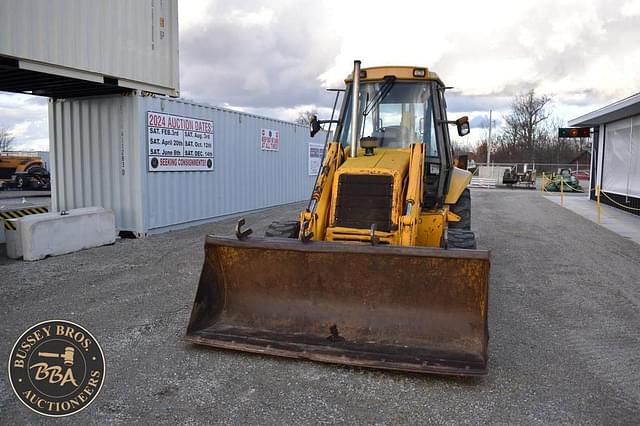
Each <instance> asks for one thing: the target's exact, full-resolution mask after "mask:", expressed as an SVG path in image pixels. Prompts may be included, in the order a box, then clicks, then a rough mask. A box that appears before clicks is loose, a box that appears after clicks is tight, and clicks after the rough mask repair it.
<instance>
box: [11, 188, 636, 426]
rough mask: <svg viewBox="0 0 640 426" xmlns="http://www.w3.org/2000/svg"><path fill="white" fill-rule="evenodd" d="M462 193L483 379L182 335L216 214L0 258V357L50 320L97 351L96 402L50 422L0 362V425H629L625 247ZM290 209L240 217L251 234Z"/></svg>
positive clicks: (562, 218) (484, 195)
mask: <svg viewBox="0 0 640 426" xmlns="http://www.w3.org/2000/svg"><path fill="white" fill-rule="evenodd" d="M472 194H473V195H472V197H473V209H474V210H473V211H474V213H473V223H474V227H475V228H476V229H477V230H478V233H479V237H480V244H479V245H480V247H481V248H490V249H491V250H492V271H491V297H490V331H491V341H490V365H489V369H490V371H489V375H488V376H487V377H486V378H481V379H456V378H441V377H433V376H419V375H411V374H401V373H389V372H380V371H372V370H361V369H353V368H349V367H340V366H331V365H324V364H317V363H312V362H306V361H295V360H287V359H278V358H271V357H264V356H259V355H253V354H244V353H237V352H230V351H221V350H215V349H208V348H199V347H194V346H191V345H188V344H186V343H184V342H182V341H181V340H180V338H181V336H182V335H183V333H184V330H185V327H186V324H187V319H188V316H189V313H190V307H191V303H192V301H193V296H194V293H195V289H196V283H197V279H198V274H199V269H200V267H201V265H202V259H203V252H202V245H203V238H204V235H205V233H207V232H216V233H229V231H230V229H231V227H232V224H233V223H234V220H226V221H223V222H218V223H215V224H210V225H205V226H200V227H196V228H191V229H188V230H184V231H179V232H173V233H168V234H163V235H157V236H152V237H150V238H147V239H145V240H120V241H118V242H117V243H116V244H115V245H113V246H108V247H102V248H98V249H93V250H87V251H84V252H80V253H76V254H72V255H67V256H61V257H56V258H49V259H45V260H43V261H40V262H36V263H23V262H14V261H9V260H7V259H6V257H4V255H3V253H0V277H1V281H2V284H1V285H0V312H1V318H2V326H1V327H2V328H1V331H2V335H1V336H0V337H1V338H0V358H3V359H5V360H6V359H7V357H8V354H9V351H10V350H11V346H12V344H13V342H14V340H15V339H16V338H17V337H18V335H19V334H20V333H21V332H22V331H23V330H25V329H26V328H27V327H28V326H30V325H32V324H34V323H36V322H38V321H41V320H45V319H49V318H63V319H69V320H71V321H74V322H78V323H80V324H82V325H84V326H86V327H87V328H88V329H89V330H90V331H92V332H93V334H94V335H95V336H96V337H97V338H98V339H99V341H100V342H101V344H102V347H103V349H104V351H105V356H106V360H107V377H106V382H105V385H104V388H103V390H102V392H101V394H100V395H99V397H98V399H97V400H96V401H95V402H94V403H93V404H92V405H91V406H90V407H89V409H87V410H85V411H83V412H81V413H80V414H78V415H75V416H72V417H70V418H64V419H61V420H60V421H57V422H56V421H54V420H55V419H54V420H51V419H45V418H43V417H39V416H38V415H36V414H33V413H31V412H30V411H29V410H28V409H27V408H26V407H24V406H23V405H22V404H21V403H20V402H19V401H18V400H17V398H16V397H15V396H14V395H13V393H12V391H11V389H10V386H9V384H8V383H7V376H6V374H7V373H6V369H5V368H4V367H3V368H2V369H0V424H15V423H18V424H20V423H36V424H37V423H45V422H47V421H49V422H51V423H59V424H67V423H77V424H86V423H125V424H132V423H134V422H137V423H140V424H148V423H168V424H174V423H187V424H191V423H193V424H198V423H216V422H220V423H223V422H224V423H227V422H233V423H242V424H244V423H261V424H265V423H268V424H283V423H286V424H298V423H338V422H356V423H391V424H398V423H410V424H425V423H452V424H460V423H516V424H523V423H526V424H535V423H538V424H540V423H543V424H549V423H554V424H556V423H582V424H588V423H594V424H595V423H600V424H601V423H607V424H624V423H636V422H637V421H638V418H640V368H638V365H640V327H639V326H638V325H639V324H640V283H639V278H638V277H640V262H638V259H640V246H638V245H636V244H634V243H632V242H630V241H627V240H625V239H624V238H622V237H620V236H618V235H616V234H614V233H612V232H610V231H608V230H606V229H604V228H601V227H598V226H597V225H595V224H594V223H592V222H590V221H588V220H586V219H584V218H582V217H579V216H577V215H576V214H574V213H572V212H570V211H567V210H564V209H562V208H561V207H559V206H557V205H555V204H554V203H552V202H550V201H548V200H545V199H544V198H543V197H541V196H540V194H539V193H536V192H533V191H517V190H473V193H472ZM298 208H299V206H285V207H279V208H275V209H272V210H270V211H268V212H261V213H257V214H252V215H248V216H247V221H248V223H250V224H251V225H252V227H253V228H254V230H256V231H260V230H261V229H264V227H265V226H266V225H267V224H268V223H269V222H270V221H271V220H272V219H278V218H281V219H284V218H290V217H293V216H294V212H295V211H297V209H298ZM0 247H3V246H0ZM0 361H1V360H0ZM4 362H6V361H2V363H4Z"/></svg>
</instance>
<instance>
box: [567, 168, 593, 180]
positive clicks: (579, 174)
mask: <svg viewBox="0 0 640 426" xmlns="http://www.w3.org/2000/svg"><path fill="white" fill-rule="evenodd" d="M571 174H572V175H573V176H575V177H576V179H578V180H589V179H591V177H590V176H589V172H585V171H584V170H580V171H577V172H571Z"/></svg>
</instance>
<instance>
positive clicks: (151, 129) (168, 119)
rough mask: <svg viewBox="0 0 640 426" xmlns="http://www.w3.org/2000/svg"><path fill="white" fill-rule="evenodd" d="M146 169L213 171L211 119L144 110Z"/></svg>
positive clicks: (160, 170) (161, 170) (155, 170)
mask: <svg viewBox="0 0 640 426" xmlns="http://www.w3.org/2000/svg"><path fill="white" fill-rule="evenodd" d="M147 145H148V148H149V152H148V163H149V171H150V172H184V171H211V170H213V121H207V120H200V119H197V118H189V117H181V116H178V115H171V114H163V113H159V112H153V111H148V112H147Z"/></svg>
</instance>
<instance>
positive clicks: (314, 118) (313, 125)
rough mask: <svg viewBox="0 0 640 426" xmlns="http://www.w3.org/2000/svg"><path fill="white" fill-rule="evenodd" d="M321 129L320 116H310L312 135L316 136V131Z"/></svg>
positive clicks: (310, 131)
mask: <svg viewBox="0 0 640 426" xmlns="http://www.w3.org/2000/svg"><path fill="white" fill-rule="evenodd" d="M320 129H321V127H320V123H319V122H318V117H317V116H315V115H312V116H311V117H309V134H310V135H311V137H314V136H315V135H316V133H318V132H319V131H320Z"/></svg>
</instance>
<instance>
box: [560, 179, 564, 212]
mask: <svg viewBox="0 0 640 426" xmlns="http://www.w3.org/2000/svg"><path fill="white" fill-rule="evenodd" d="M560 205H561V206H562V207H564V176H562V175H560Z"/></svg>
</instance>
